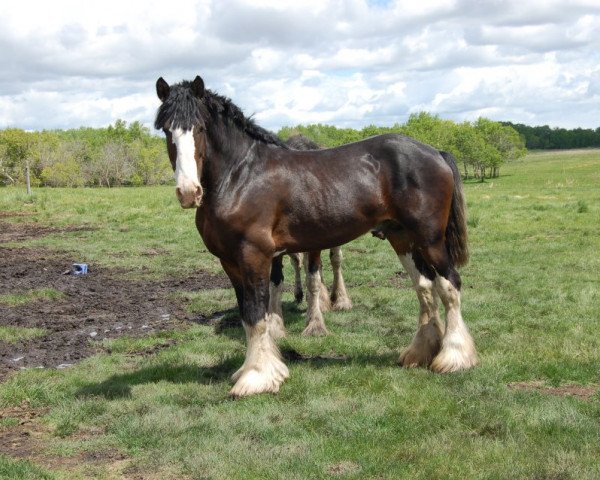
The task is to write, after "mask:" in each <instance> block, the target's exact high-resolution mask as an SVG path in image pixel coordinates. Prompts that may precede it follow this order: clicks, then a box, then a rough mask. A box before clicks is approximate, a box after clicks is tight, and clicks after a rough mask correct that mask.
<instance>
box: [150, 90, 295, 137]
mask: <svg viewBox="0 0 600 480" xmlns="http://www.w3.org/2000/svg"><path fill="white" fill-rule="evenodd" d="M191 84H192V82H189V81H186V80H184V81H182V82H181V83H178V84H175V85H172V86H171V90H170V94H169V96H168V98H167V99H166V100H165V101H164V102H163V104H162V105H161V106H160V107H159V108H158V112H157V113H156V120H155V122H154V127H155V128H156V129H161V128H165V127H169V128H181V129H182V130H191V129H192V127H193V126H194V125H197V124H198V123H204V124H208V123H210V124H211V126H212V125H215V124H217V123H220V122H219V117H220V119H221V121H223V122H225V123H229V124H231V125H233V126H235V127H236V128H237V129H238V130H241V131H242V132H244V133H246V134H247V135H249V136H250V137H252V138H253V139H255V140H258V141H260V142H263V143H268V144H274V145H277V146H279V147H283V148H288V147H287V146H286V145H285V143H283V141H282V140H281V139H280V138H279V137H277V135H275V134H274V133H272V132H269V131H268V130H266V129H264V128H262V127H260V126H258V125H257V124H256V123H255V122H254V120H253V119H252V118H251V117H246V116H245V115H244V113H243V112H242V110H241V109H240V108H239V107H238V106H237V105H235V104H234V103H233V102H232V101H231V100H230V99H229V98H227V97H224V96H222V95H219V94H217V93H214V92H212V91H211V90H208V89H207V90H205V93H204V96H203V97H202V99H199V98H197V97H196V96H194V94H193V93H192V90H191V88H190V86H191Z"/></svg>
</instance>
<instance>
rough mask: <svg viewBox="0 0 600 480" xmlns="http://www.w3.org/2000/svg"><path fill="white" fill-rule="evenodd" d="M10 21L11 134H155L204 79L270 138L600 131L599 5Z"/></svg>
mask: <svg viewBox="0 0 600 480" xmlns="http://www.w3.org/2000/svg"><path fill="white" fill-rule="evenodd" d="M0 18H1V19H2V20H0V22H1V25H0V51H2V52H3V53H2V63H3V69H1V70H0V128H1V127H5V126H9V125H10V126H17V127H21V128H26V129H42V128H71V127H78V126H80V125H91V126H100V125H106V124H109V123H112V122H114V120H116V119H117V118H123V119H125V120H128V121H134V120H140V121H142V122H143V123H145V124H146V125H151V124H152V120H153V115H154V112H155V109H156V107H157V105H158V100H157V99H156V98H155V94H154V82H155V80H156V78H158V76H164V77H165V78H166V79H167V80H168V81H170V82H176V81H179V80H181V79H183V78H187V79H191V78H193V77H194V76H195V75H197V74H200V75H202V76H203V77H204V79H205V82H206V84H207V86H208V87H209V88H211V89H212V90H215V91H218V92H219V93H222V94H225V95H227V96H230V97H231V98H232V99H233V101H234V102H235V103H236V104H238V105H239V106H240V107H242V108H243V109H244V111H246V112H247V113H249V114H252V113H254V114H255V115H256V118H257V120H258V121H259V122H260V123H261V124H262V125H263V126H265V127H267V128H271V129H278V128H279V127H281V126H283V125H293V124H297V123H313V122H321V123H332V124H335V125H340V126H352V127H362V126H364V125H368V124H372V123H375V124H382V125H383V124H392V123H394V122H402V121H404V120H406V118H407V116H408V115H409V114H410V113H411V112H414V111H419V110H429V111H431V112H434V113H437V114H439V115H440V116H442V117H444V118H451V119H454V120H459V121H460V120H463V119H472V118H476V117H477V116H479V115H485V116H489V117H491V118H494V119H498V120H500V119H502V120H512V121H516V122H524V123H529V124H551V125H553V126H568V127H575V126H582V127H593V128H596V127H598V126H599V124H600V122H599V121H598V118H600V53H599V52H600V4H598V2H597V1H595V0H562V1H558V0H532V1H528V2H523V1H522V0H499V1H495V2H480V1H478V0H424V1H421V2H413V1H410V0H398V1H395V2H394V1H391V2H387V1H386V2H377V1H373V2H371V1H367V0H346V1H344V0H329V1H324V0H310V1H308V2H297V1H294V0H285V1H282V0H279V1H269V0H260V1H259V2H257V1H254V0H231V1H228V2H217V1H216V0H196V1H194V0H171V1H170V2H169V3H168V4H165V3H164V2H158V1H156V0H145V1H142V0H138V1H133V2H122V1H116V0H107V1H105V2H103V3H102V5H100V4H98V5H95V4H89V3H85V2H79V1H70V0H56V1H54V2H37V1H35V2H34V1H32V0H22V1H20V2H3V3H1V4H0Z"/></svg>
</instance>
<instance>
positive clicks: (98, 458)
mask: <svg viewBox="0 0 600 480" xmlns="http://www.w3.org/2000/svg"><path fill="white" fill-rule="evenodd" d="M48 410H49V409H48V408H32V407H30V406H29V404H28V403H24V404H22V405H20V406H18V407H11V408H4V409H0V420H5V421H6V420H11V421H14V425H12V426H4V427H0V452H1V453H3V454H5V455H9V456H11V457H13V458H16V459H27V460H29V461H31V462H34V463H37V464H38V465H43V466H44V467H45V468H47V469H51V470H56V469H58V470H63V471H70V470H81V466H82V464H85V465H88V466H92V467H94V466H109V467H112V466H125V465H127V463H128V457H127V456H126V455H124V454H123V453H122V452H120V451H118V450H117V449H115V448H107V449H101V450H94V451H83V452H80V453H76V454H74V455H70V456H57V455H51V454H49V453H48V451H47V448H48V446H49V445H51V444H52V440H51V439H50V437H51V436H52V433H51V432H50V431H48V429H46V428H44V426H43V424H42V423H41V422H40V421H39V419H38V417H42V416H43V415H45V414H46V413H47V412H48ZM85 433H86V432H79V433H78V434H77V437H75V436H74V437H73V438H78V439H82V438H83V439H85V438H90V437H91V436H92V435H93V434H95V435H100V434H103V433H104V432H102V431H99V430H98V431H95V432H92V433H91V434H88V435H85Z"/></svg>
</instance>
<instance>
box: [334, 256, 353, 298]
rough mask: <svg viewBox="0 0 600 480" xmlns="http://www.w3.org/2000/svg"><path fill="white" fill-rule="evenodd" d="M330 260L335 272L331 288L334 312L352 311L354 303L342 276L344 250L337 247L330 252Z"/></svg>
mask: <svg viewBox="0 0 600 480" xmlns="http://www.w3.org/2000/svg"><path fill="white" fill-rule="evenodd" d="M329 259H330V260H331V268H332V270H333V285H332V287H331V301H332V303H333V309H334V310H350V309H351V308H352V302H351V301H350V297H348V292H347V291H346V284H345V283H344V277H343V276H342V248H341V247H335V248H332V249H331V250H329Z"/></svg>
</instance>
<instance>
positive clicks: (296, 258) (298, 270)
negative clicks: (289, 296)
mask: <svg viewBox="0 0 600 480" xmlns="http://www.w3.org/2000/svg"><path fill="white" fill-rule="evenodd" d="M289 257H290V260H291V261H292V267H294V298H295V299H296V303H302V297H304V292H303V291H302V254H301V253H290V254H289Z"/></svg>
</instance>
